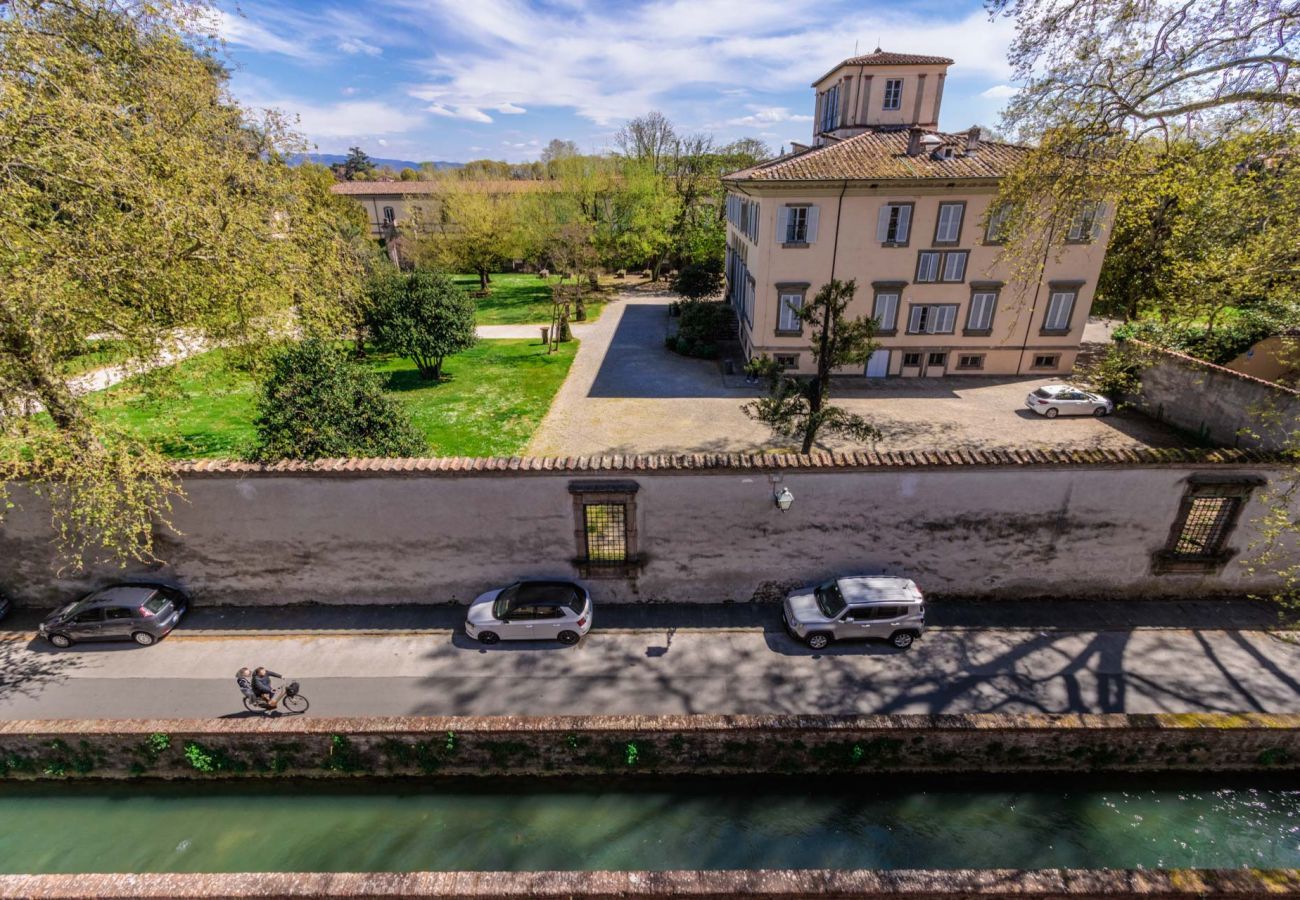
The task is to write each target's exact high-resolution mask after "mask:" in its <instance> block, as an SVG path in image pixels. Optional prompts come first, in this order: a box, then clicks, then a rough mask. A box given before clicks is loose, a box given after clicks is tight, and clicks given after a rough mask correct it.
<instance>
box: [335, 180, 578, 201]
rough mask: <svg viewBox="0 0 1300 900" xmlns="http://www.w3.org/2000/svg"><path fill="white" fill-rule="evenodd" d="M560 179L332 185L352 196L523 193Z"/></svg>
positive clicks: (552, 187)
mask: <svg viewBox="0 0 1300 900" xmlns="http://www.w3.org/2000/svg"><path fill="white" fill-rule="evenodd" d="M556 184H557V183H556V182H554V181H538V180H534V179H524V178H521V179H498V180H492V181H469V180H466V181H461V180H459V179H457V180H450V179H449V180H446V181H442V180H439V181H340V182H337V183H336V184H332V185H330V190H331V191H332V192H334V193H335V194H348V195H350V196H357V195H362V196H368V195H370V194H377V195H380V196H385V197H388V196H415V195H420V194H451V193H455V192H456V191H462V190H463V191H486V192H487V193H489V194H520V193H526V192H528V191H545V190H555V187H556Z"/></svg>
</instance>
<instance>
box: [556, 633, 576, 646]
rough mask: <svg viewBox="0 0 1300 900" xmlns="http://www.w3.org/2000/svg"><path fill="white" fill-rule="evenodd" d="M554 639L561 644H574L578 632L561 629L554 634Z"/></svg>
mask: <svg viewBox="0 0 1300 900" xmlns="http://www.w3.org/2000/svg"><path fill="white" fill-rule="evenodd" d="M555 639H556V640H557V641H559V642H560V643H561V644H576V643H578V632H576V631H561V632H560V633H559V634H557V635H556V636H555Z"/></svg>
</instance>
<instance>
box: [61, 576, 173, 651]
mask: <svg viewBox="0 0 1300 900" xmlns="http://www.w3.org/2000/svg"><path fill="white" fill-rule="evenodd" d="M187 599H188V598H186V596H185V594H184V593H183V592H181V591H179V590H177V589H175V588H169V587H164V586H162V585H142V584H119V585H114V586H112V587H108V588H103V589H101V590H98V591H94V592H92V593H89V594H87V595H86V596H84V597H82V598H81V599H80V600H77V601H75V602H73V603H69V604H67V605H65V606H62V607H60V608H59V609H56V610H55V611H54V612H52V613H50V615H48V616H46V617H45V620H44V621H42V622H41V624H40V627H39V629H38V631H39V632H40V635H41V637H43V638H45V639H46V640H47V641H49V642H50V643H51V644H53V645H54V646H56V647H71V646H72V644H73V642H74V641H135V642H136V643H137V644H139V645H140V646H142V647H148V646H149V645H150V644H152V643H154V642H156V641H157V640H158V639H159V638H161V637H163V636H164V635H166V634H167V633H168V632H170V631H171V630H172V629H173V628H175V627H176V623H177V622H179V621H180V620H181V616H182V615H184V613H185V606H186V603H185V601H186V600H187Z"/></svg>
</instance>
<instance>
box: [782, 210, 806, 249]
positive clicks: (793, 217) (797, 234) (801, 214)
mask: <svg viewBox="0 0 1300 900" xmlns="http://www.w3.org/2000/svg"><path fill="white" fill-rule="evenodd" d="M785 242H786V243H787V244H806V243H808V207H806V206H787V207H786V209H785Z"/></svg>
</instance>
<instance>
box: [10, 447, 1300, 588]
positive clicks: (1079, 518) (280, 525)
mask: <svg viewBox="0 0 1300 900" xmlns="http://www.w3.org/2000/svg"><path fill="white" fill-rule="evenodd" d="M1068 424H1069V423H1062V424H1061V426H1060V427H1066V426H1068ZM179 471H180V475H181V478H182V481H183V483H184V488H185V493H186V497H187V502H183V503H178V504H177V505H176V506H175V509H174V511H173V521H174V524H175V527H176V531H174V532H173V531H169V530H167V529H164V528H162V527H160V528H159V529H158V535H157V546H156V551H157V553H158V556H159V557H160V558H161V559H163V560H165V561H166V565H165V566H164V567H162V568H161V569H160V570H159V571H158V572H157V574H159V575H162V576H165V577H170V578H175V579H177V580H179V581H180V582H181V583H183V584H185V585H186V586H187V587H189V588H190V589H191V590H192V591H193V593H194V598H195V602H196V604H198V605H201V606H211V605H276V606H279V605H287V604H300V603H342V604H365V603H427V604H433V603H449V602H451V603H468V602H469V601H470V600H472V599H473V598H474V597H476V596H477V595H478V594H480V593H481V592H483V591H485V590H489V589H490V588H493V587H499V586H501V585H503V584H509V583H510V582H511V581H514V580H515V579H518V578H538V577H547V578H576V579H579V580H581V581H583V582H585V583H586V584H587V586H588V587H589V588H590V589H591V591H592V594H593V596H594V597H595V598H596V603H597V605H600V604H604V603H611V602H613V603H619V602H637V601H642V602H655V601H664V600H670V601H675V602H686V603H720V602H727V601H749V600H766V599H772V598H775V597H779V596H782V595H783V594H784V592H786V591H787V590H789V589H790V588H792V587H796V586H799V585H803V584H810V583H813V582H816V581H820V580H823V579H825V578H827V577H830V576H832V575H843V574H850V573H863V572H866V573H884V574H892V575H905V576H908V577H911V578H914V579H915V580H916V582H917V583H918V584H919V585H920V586H921V588H922V589H923V590H924V591H926V592H927V594H930V595H934V596H942V597H948V598H953V597H963V598H964V597H998V598H1002V599H1007V598H1013V597H1030V598H1033V597H1044V596H1070V597H1077V598H1098V599H1122V600H1132V601H1140V600H1143V599H1147V598H1151V597H1178V598H1186V597H1193V596H1214V595H1223V594H1233V595H1237V596H1240V595H1241V594H1243V593H1260V594H1264V593H1267V592H1269V591H1270V590H1271V589H1273V588H1275V587H1277V586H1278V582H1279V579H1278V576H1277V575H1276V574H1275V573H1276V571H1277V569H1278V568H1279V567H1280V566H1282V565H1284V564H1285V563H1286V562H1287V561H1289V560H1291V559H1295V558H1300V547H1294V546H1290V545H1284V546H1281V547H1279V548H1278V550H1279V559H1278V563H1277V565H1274V566H1271V567H1270V566H1259V567H1255V568H1252V566H1251V557H1252V554H1253V553H1256V552H1258V550H1259V549H1261V548H1262V546H1263V541H1264V538H1266V536H1267V530H1266V529H1265V530H1261V528H1260V522H1261V521H1262V519H1263V517H1264V516H1266V515H1267V514H1268V512H1269V511H1270V510H1271V509H1272V508H1273V502H1274V500H1275V499H1276V498H1277V497H1278V496H1280V494H1279V493H1278V492H1280V491H1283V490H1284V489H1285V485H1286V484H1287V478H1288V477H1289V475H1290V474H1291V473H1293V469H1291V468H1288V467H1287V466H1286V465H1285V464H1283V463H1281V462H1280V461H1279V460H1276V459H1271V458H1269V457H1266V456H1263V455H1261V454H1257V453H1253V452H1248V451H1237V450H1223V451H1212V450H1195V451H1194V450H1131V451H1130V450H1125V451H1120V450H1095V451H1093V450H1090V451H1074V452H1063V451H1038V450H1023V451H1005V452H979V451H964V450H963V451H959V452H956V451H953V452H934V453H882V454H875V453H849V454H836V455H829V454H819V455H813V456H762V455H744V454H733V455H728V456H713V455H699V456H674V457H604V458H599V459H587V458H581V459H560V460H557V459H425V460H419V459H397V460H322V461H320V462H317V463H283V464H277V465H274V466H257V465H253V464H245V463H230V462H203V463H194V464H188V465H185V466H182V467H180V470H179ZM783 490H784V491H789V492H790V494H791V496H792V497H793V501H792V505H791V506H790V508H789V509H788V510H786V511H784V512H783V511H781V510H780V509H779V508H778V507H777V505H776V503H775V502H774V499H773V498H774V495H775V494H777V493H779V492H780V491H783ZM1225 492H1226V493H1227V494H1230V495H1231V496H1233V497H1235V498H1237V502H1240V504H1241V505H1240V509H1239V515H1236V516H1232V517H1230V521H1229V528H1228V529H1227V532H1226V534H1225V539H1224V543H1223V546H1222V547H1221V548H1219V549H1218V552H1215V553H1213V554H1212V555H1211V556H1209V557H1207V558H1205V559H1196V560H1190V561H1188V560H1180V561H1178V564H1177V565H1169V564H1168V562H1169V561H1168V560H1167V559H1166V556H1167V555H1168V554H1167V551H1168V549H1169V547H1170V546H1171V542H1173V544H1174V545H1177V540H1176V535H1175V533H1176V532H1178V531H1179V529H1181V527H1182V525H1181V523H1182V522H1183V521H1184V520H1185V519H1186V516H1187V514H1188V510H1189V508H1190V502H1191V498H1192V497H1193V496H1194V495H1197V496H1199V495H1200V494H1201V493H1205V494H1207V495H1214V496H1219V495H1223V494H1225ZM11 496H12V499H13V500H14V501H15V502H17V504H18V508H17V509H13V510H9V511H7V512H6V513H5V516H4V519H3V521H2V522H0V560H3V565H0V591H5V592H7V593H9V594H11V595H12V596H13V597H14V598H15V599H16V600H17V601H18V602H19V603H20V604H23V605H29V606H52V605H55V604H57V603H61V602H65V601H66V600H67V599H68V598H69V597H71V596H75V595H76V594H77V592H79V591H83V590H86V589H88V588H89V587H91V586H94V585H97V584H100V583H102V582H103V581H104V580H105V579H109V578H115V577H121V575H122V574H123V573H122V572H121V571H120V570H118V569H116V568H113V567H111V566H109V567H104V568H102V569H99V570H97V571H91V572H89V573H86V574H84V575H80V576H74V575H72V574H70V573H67V572H63V574H56V573H60V572H62V571H63V570H64V569H65V567H63V566H62V565H61V561H60V560H59V559H58V557H57V553H56V547H55V544H54V543H53V542H52V540H51V538H52V532H51V530H50V515H49V510H48V508H47V507H46V506H45V504H44V502H43V501H42V500H41V499H40V498H39V497H35V496H32V495H31V494H29V493H26V492H24V491H23V490H21V489H18V488H15V490H13V491H12V492H11ZM1291 502H1292V503H1294V504H1296V505H1297V510H1296V511H1297V512H1300V498H1296V499H1293V500H1292V501H1291ZM593 506H594V507H597V509H596V510H595V511H594V512H593V514H592V517H591V518H590V520H588V519H587V518H586V515H587V514H586V513H585V512H584V511H585V510H587V509H589V508H591V507H593ZM593 522H594V523H596V524H592V523H593ZM588 535H594V536H595V539H596V542H597V545H596V548H595V550H596V552H595V554H594V555H595V556H596V562H594V563H593V562H591V560H590V557H591V556H592V555H593V552H592V547H591V546H589V543H591V541H590V540H589V538H588ZM622 555H626V562H625V563H623V564H618V565H612V564H610V562H609V561H610V560H611V559H615V558H617V557H618V556H622ZM137 568H138V567H137Z"/></svg>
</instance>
